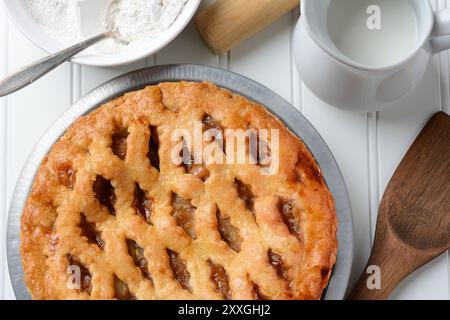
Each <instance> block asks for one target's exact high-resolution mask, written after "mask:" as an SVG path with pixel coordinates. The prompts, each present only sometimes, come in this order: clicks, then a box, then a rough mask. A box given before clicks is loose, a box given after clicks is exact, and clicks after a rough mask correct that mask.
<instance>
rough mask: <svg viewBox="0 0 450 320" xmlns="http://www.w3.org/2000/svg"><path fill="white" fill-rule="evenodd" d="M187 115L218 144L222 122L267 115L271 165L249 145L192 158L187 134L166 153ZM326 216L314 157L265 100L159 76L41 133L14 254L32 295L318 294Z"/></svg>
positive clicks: (330, 240)
mask: <svg viewBox="0 0 450 320" xmlns="http://www.w3.org/2000/svg"><path fill="white" fill-rule="evenodd" d="M195 123H201V124H202V126H201V128H203V130H204V131H206V130H208V129H216V130H218V131H219V132H220V133H221V134H219V138H220V139H222V140H223V141H221V142H222V147H223V148H222V149H219V152H224V153H226V152H227V150H228V151H229V150H230V149H227V148H226V146H230V141H227V136H226V135H225V134H224V132H225V130H226V129H241V130H247V129H255V130H259V129H276V130H277V131H278V132H279V137H278V139H279V150H278V157H279V168H278V170H277V171H276V173H274V174H271V175H264V174H261V172H262V171H261V169H262V167H264V164H263V161H260V159H259V157H257V156H256V158H255V159H256V161H254V162H253V163H244V164H233V163H231V164H230V163H228V164H227V163H223V164H222V163H211V162H202V161H201V159H203V158H202V156H201V155H199V154H196V149H194V148H192V144H190V145H188V144H187V143H185V145H184V146H183V148H182V149H183V151H186V152H183V158H184V159H185V160H186V159H187V160H188V161H183V163H181V164H176V163H174V161H172V158H171V157H172V156H173V153H174V152H173V150H174V146H175V144H176V142H175V141H174V139H173V134H174V132H175V131H176V130H178V129H184V130H187V132H192V131H193V130H194V124H195ZM259 139H260V140H262V139H263V138H261V137H260V138H259ZM267 139H269V138H267ZM178 143H179V141H178ZM183 143H184V142H183ZM211 143H217V141H214V139H213V140H210V141H206V142H205V144H211ZM265 143H269V141H265ZM246 145H247V146H248V145H249V144H248V143H247V144H246ZM249 148H250V147H249ZM271 152H272V153H273V150H271ZM199 159H200V161H199ZM336 228H337V221H336V214H335V209H334V202H333V199H332V196H331V194H330V192H329V190H328V188H327V186H326V184H325V182H324V180H323V178H322V175H321V172H320V169H319V167H318V166H317V164H316V162H315V160H314V158H313V157H312V155H311V154H310V153H309V151H308V150H307V149H306V147H305V146H304V144H303V143H302V142H301V141H300V139H298V138H297V137H295V136H294V135H293V134H291V133H290V132H289V131H288V129H287V128H286V127H285V126H284V125H283V124H282V123H281V122H280V121H279V120H278V119H276V118H275V117H274V116H273V115H271V114H270V113H269V112H268V111H266V110H265V108H263V107H262V106H260V105H258V104H255V103H252V102H250V101H248V100H246V99H245V98H243V97H240V96H238V95H234V94H232V93H230V92H228V91H226V90H223V89H220V88H218V87H216V86H215V85H213V84H211V83H188V82H180V83H163V84H160V85H158V86H151V87H147V88H145V89H143V90H140V91H136V92H132V93H128V94H126V95H124V96H123V97H120V98H117V99H115V100H113V101H111V102H108V103H107V104H105V105H103V106H102V107H100V108H98V109H97V110H96V111H94V112H92V113H90V114H88V115H87V116H84V117H82V118H80V119H79V120H77V121H76V122H75V123H74V124H73V125H72V126H71V127H70V128H69V129H68V131H67V132H66V133H65V135H64V136H63V137H62V138H61V139H60V140H59V141H58V142H57V143H56V144H55V145H54V146H53V148H52V150H51V151H50V153H49V155H48V156H47V157H46V159H45V160H44V161H43V163H42V165H41V167H40V169H39V171H38V173H37V175H36V178H35V181H34V184H33V188H32V191H31V193H30V195H29V198H28V200H27V202H26V205H25V208H24V211H23V216H22V234H21V241H22V242H21V254H22V260H23V267H24V272H25V282H26V284H27V286H28V288H29V291H30V292H31V294H32V296H33V298H34V299H122V300H129V299H320V297H321V295H322V291H323V289H324V288H325V287H326V286H327V284H328V281H329V278H330V274H331V270H332V267H333V265H334V263H335V260H336V254H337V241H336Z"/></svg>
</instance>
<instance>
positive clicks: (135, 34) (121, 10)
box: [24, 0, 188, 54]
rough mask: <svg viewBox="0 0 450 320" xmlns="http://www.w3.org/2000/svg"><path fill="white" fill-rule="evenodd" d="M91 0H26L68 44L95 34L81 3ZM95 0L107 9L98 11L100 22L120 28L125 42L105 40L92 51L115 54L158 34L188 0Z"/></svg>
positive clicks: (43, 23)
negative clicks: (84, 21)
mask: <svg viewBox="0 0 450 320" xmlns="http://www.w3.org/2000/svg"><path fill="white" fill-rule="evenodd" d="M89 1H92V0H24V2H25V4H26V6H27V7H28V9H29V12H30V14H31V15H32V16H33V17H34V19H35V20H36V22H37V23H38V24H39V25H40V26H41V27H42V28H43V30H44V31H45V32H46V33H47V34H49V35H50V36H51V37H52V38H54V39H55V40H58V41H59V42H61V43H62V44H63V45H64V46H69V45H73V44H75V43H77V42H80V41H82V40H84V39H86V38H87V37H88V36H92V34H91V35H87V34H86V32H85V31H84V28H83V26H82V25H81V23H82V22H81V21H82V19H81V18H80V6H81V5H89V4H90V3H89ZM95 1H96V2H101V3H102V4H103V8H104V9H103V10H101V11H99V12H98V19H99V21H100V23H101V24H103V27H104V29H105V30H109V29H111V28H112V29H114V30H115V31H117V32H118V33H119V34H120V39H121V41H116V40H113V39H110V40H105V41H103V42H101V43H99V44H97V45H96V46H94V47H93V49H92V50H95V51H96V52H97V53H102V54H112V53H116V52H119V51H121V50H123V49H125V48H127V47H132V46H135V45H139V44H142V43H144V42H146V41H150V40H152V39H155V38H156V37H158V36H159V35H160V34H161V33H163V32H164V31H165V30H167V29H168V28H169V27H170V26H171V25H172V24H173V23H174V22H175V20H176V19H177V18H178V16H179V15H180V14H181V12H182V11H183V8H184V7H185V5H186V2H187V1H188V0H101V1H99V0H95ZM92 3H93V2H92ZM93 10H94V9H93ZM91 13H92V12H91ZM125 43H128V44H125Z"/></svg>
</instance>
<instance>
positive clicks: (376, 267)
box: [348, 239, 411, 300]
mask: <svg viewBox="0 0 450 320" xmlns="http://www.w3.org/2000/svg"><path fill="white" fill-rule="evenodd" d="M389 241H395V240H393V239H389ZM389 241H381V242H375V245H374V248H373V249H372V255H371V257H370V259H369V262H368V263H367V266H366V268H365V269H364V272H363V274H362V275H361V277H360V278H359V280H358V282H357V284H356V286H355V288H354V289H353V291H352V292H351V294H350V296H349V297H348V299H350V300H385V299H388V298H389V296H390V295H391V293H392V292H393V291H394V289H395V288H396V287H397V285H398V284H399V283H400V281H402V280H403V278H404V277H405V276H406V275H407V274H408V273H409V272H411V271H410V270H406V269H405V267H404V266H405V265H407V266H408V265H409V264H407V263H405V262H406V261H405V260H408V259H409V257H408V256H405V255H404V254H405V252H406V251H403V252H402V250H401V247H400V246H397V245H392V246H391V245H390V244H389ZM402 264H403V266H402ZM376 277H379V278H378V279H377V278H376ZM377 281H379V282H378V283H377ZM378 284H379V285H380V286H379V287H377V285H378Z"/></svg>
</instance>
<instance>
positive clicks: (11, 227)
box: [7, 64, 353, 300]
mask: <svg viewBox="0 0 450 320" xmlns="http://www.w3.org/2000/svg"><path fill="white" fill-rule="evenodd" d="M182 80H185V81H198V82H200V81H211V82H214V83H215V84H217V85H218V86H219V87H223V88H226V89H228V90H230V91H232V92H234V93H237V94H239V95H242V96H244V97H246V98H248V99H249V100H252V101H255V102H257V103H259V104H262V105H263V106H265V107H266V108H267V109H268V110H269V111H270V112H271V113H273V114H274V115H275V116H277V117H278V118H279V119H280V120H282V121H283V122H284V123H285V124H286V125H287V127H288V128H289V129H290V130H291V131H292V132H293V133H294V134H296V135H297V136H298V137H300V138H301V139H302V140H303V142H304V143H305V145H306V146H307V147H308V149H309V150H310V151H311V153H312V154H313V156H314V157H315V159H316V161H317V163H318V164H319V166H320V168H321V170H322V173H323V176H324V179H325V181H326V183H327V185H328V187H329V189H330V190H331V192H332V194H333V197H334V200H335V205H336V212H337V217H338V220H339V229H338V242H339V250H338V256H337V262H336V265H335V267H334V269H333V274H332V277H331V279H330V283H329V286H328V288H327V290H326V292H325V293H324V299H326V300H340V299H343V298H344V296H345V292H346V290H347V285H348V281H349V277H350V272H351V266H352V259H353V224H352V214H351V207H350V201H349V197H348V194H347V189H346V186H345V183H344V179H343V177H342V174H341V171H340V169H339V167H338V165H337V163H336V160H335V159H334V157H333V155H332V154H331V152H330V150H329V148H328V146H327V145H326V143H325V142H324V140H323V139H322V137H321V136H320V135H319V133H318V132H317V131H316V129H314V127H313V126H312V125H311V123H309V122H308V120H306V118H305V117H304V116H303V115H302V114H301V113H300V112H299V111H297V110H296V109H295V108H294V107H293V106H292V105H291V104H289V103H288V102H287V101H286V100H284V99H283V98H282V97H280V96H279V95H277V94H276V93H274V92H273V91H271V90H269V89H268V88H266V87H264V86H263V85H261V84H259V83H257V82H255V81H253V80H251V79H248V78H246V77H243V76H241V75H239V74H236V73H233V72H230V71H226V70H222V69H218V68H213V67H207V66H199V65H185V64H183V65H167V66H156V67H150V68H145V69H141V70H137V71H133V72H130V73H128V74H125V75H123V76H120V77H118V78H116V79H113V80H111V81H108V82H107V83H105V84H102V85H100V86H99V87H97V88H96V89H94V90H93V91H91V92H90V93H88V94H86V95H85V96H84V97H83V98H81V99H80V100H79V101H78V102H77V103H75V104H74V105H73V106H72V107H71V108H69V110H68V111H66V112H65V113H64V114H63V115H62V116H61V117H60V118H59V119H58V120H57V121H56V122H55V123H54V124H53V125H52V126H51V127H50V129H49V130H48V131H47V133H46V134H45V135H44V136H43V137H42V139H41V140H40V142H39V143H38V144H37V146H36V147H35V149H34V151H33V152H32V154H31V156H30V157H29V159H28V161H27V162H26V164H25V166H24V168H23V170H22V173H21V175H20V178H19V180H18V182H17V185H16V188H15V191H14V194H13V197H12V202H11V205H10V209H9V216H8V224H7V258H8V267H9V273H10V276H11V281H12V285H13V288H14V292H15V294H16V298H17V299H20V300H22V299H31V296H30V294H29V292H28V290H27V288H26V286H25V283H24V281H23V268H22V260H21V256H20V250H19V248H20V217H21V215H22V210H23V207H24V204H25V201H26V199H27V197H28V194H29V191H30V189H31V186H32V183H33V181H34V177H35V175H36V172H37V170H38V168H39V166H40V165H41V162H42V160H43V159H44V158H45V156H46V155H47V153H48V152H49V151H50V149H51V147H52V146H53V144H54V143H55V142H57V141H58V139H59V138H60V137H61V136H62V135H63V134H64V133H65V131H66V130H67V129H68V128H69V127H70V125H71V124H72V123H73V122H74V121H75V120H76V119H78V118H79V117H80V116H83V115H86V114H88V113H89V112H91V111H93V110H94V109H96V108H98V107H99V106H101V105H102V104H103V103H105V102H107V101H109V100H111V99H113V98H116V97H118V96H121V95H123V94H124V93H126V92H130V91H134V90H138V89H141V88H143V87H145V86H148V85H154V84H158V83H160V82H172V81H182Z"/></svg>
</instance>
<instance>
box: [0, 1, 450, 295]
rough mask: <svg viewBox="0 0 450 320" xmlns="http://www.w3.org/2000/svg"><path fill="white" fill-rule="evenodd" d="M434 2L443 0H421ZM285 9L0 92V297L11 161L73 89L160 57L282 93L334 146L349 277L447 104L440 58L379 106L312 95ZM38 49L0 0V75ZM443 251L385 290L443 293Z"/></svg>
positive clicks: (444, 63) (14, 170)
mask: <svg viewBox="0 0 450 320" xmlns="http://www.w3.org/2000/svg"><path fill="white" fill-rule="evenodd" d="M430 1H431V2H432V4H433V5H434V6H435V7H436V8H445V7H447V6H448V7H450V0H430ZM298 16H299V13H298V11H296V12H293V13H291V14H289V15H287V16H285V17H283V18H282V19H280V20H279V21H278V22H276V23H275V24H274V25H272V26H271V27H270V28H269V29H267V30H266V31H264V32H262V33H260V34H258V35H257V36H255V37H254V38H252V39H251V40H249V41H247V42H246V43H245V44H243V45H241V46H239V47H238V48H236V49H234V50H232V51H231V52H230V53H229V54H227V55H224V56H214V55H212V54H211V53H210V52H209V51H208V50H207V49H206V47H205V46H204V45H203V43H202V41H201V40H200V38H199V36H198V34H197V32H196V30H195V28H194V27H193V26H192V25H191V26H190V27H189V28H188V29H187V30H185V32H184V33H183V34H182V35H181V36H180V37H179V38H178V39H176V40H175V41H174V42H173V43H172V44H171V45H169V46H168V47H167V48H165V49H164V50H163V51H161V52H159V53H158V54H157V55H155V56H153V57H149V58H147V59H146V60H143V61H140V62H139V63H135V64H133V65H130V66H126V67H121V68H110V69H99V68H91V67H81V66H78V65H71V64H69V63H66V64H64V65H63V66H61V67H60V68H59V69H57V70H56V71H54V72H52V73H51V74H49V75H47V76H46V77H45V78H43V79H42V80H40V81H39V82H37V83H36V84H33V85H32V86H30V87H28V88H26V89H24V90H22V91H21V92H19V93H16V94H14V95H12V96H10V97H8V98H3V99H0V208H1V210H0V234H2V236H1V238H0V244H1V246H0V299H2V298H3V299H14V298H15V297H14V293H13V290H12V288H11V283H10V280H9V274H8V271H7V263H6V250H5V232H6V219H7V212H8V205H9V201H10V199H11V195H12V193H13V189H14V186H15V183H16V181H17V178H18V176H19V173H20V170H21V168H22V166H23V164H24V162H25V161H26V159H27V156H28V155H29V153H30V152H31V151H32V149H33V147H34V145H35V144H36V143H37V141H38V140H39V137H40V136H41V135H42V134H43V133H44V131H45V130H46V129H47V128H48V127H49V126H50V124H51V123H52V122H53V121H54V120H55V119H56V118H57V117H58V116H59V115H60V114H61V113H62V112H63V111H64V110H65V109H67V108H69V106H70V105H71V104H72V103H73V102H74V101H76V100H77V99H79V98H80V97H81V96H82V95H83V94H85V93H86V92H88V91H89V90H91V89H92V88H94V87H96V86H97V85H99V84H101V83H103V82H105V81H106V80H109V79H111V78H113V77H115V76H117V75H120V74H122V73H124V72H126V71H129V70H133V69H137V68H141V67H144V66H151V65H155V64H168V63H197V64H206V65H212V66H218V67H221V68H225V69H230V70H232V71H235V72H238V73H241V74H244V75H246V76H248V77H250V78H253V79H255V80H256V81H259V82H261V83H262V84H264V85H266V86H268V87H269V88H271V89H272V90H274V91H275V92H277V93H278V94H280V95H281V96H283V97H284V98H286V99H287V100H288V101H291V102H292V104H293V105H294V106H296V107H297V108H298V109H299V110H300V111H301V112H302V113H303V114H304V115H305V116H306V117H307V118H308V119H309V120H310V121H311V122H312V123H313V124H314V125H315V126H316V128H317V129H318V130H319V132H320V133H321V134H322V136H323V137H324V139H325V141H326V142H327V143H328V145H329V146H330V148H331V150H332V152H333V153H334V155H335V157H336V159H337V161H338V163H339V165H340V167H341V170H342V172H343V175H344V178H345V180H346V183H347V187H348V191H349V194H350V199H351V202H352V208H353V216H354V224H355V233H356V235H355V240H356V241H355V259H354V268H353V274H352V280H351V284H353V283H354V282H355V281H356V279H357V277H358V274H360V272H361V271H362V269H363V267H364V265H365V262H366V260H367V258H368V255H369V251H370V248H371V244H372V238H373V234H374V228H375V223H376V217H377V211H378V204H379V201H380V199H381V196H382V194H383V191H384V189H385V187H386V185H387V183H388V182H389V180H390V178H391V176H392V174H393V172H394V170H395V168H396V167H397V166H398V164H399V162H400V160H401V159H402V157H403V155H404V154H405V152H406V150H407V149H408V148H409V146H410V144H411V143H412V142H413V140H414V138H415V137H416V135H417V134H418V132H419V131H420V130H421V128H422V127H423V126H424V124H425V123H426V121H427V120H428V119H429V117H430V116H431V115H432V114H433V113H434V112H436V111H438V110H444V111H446V112H447V113H449V112H450V88H449V82H450V81H449V75H450V70H449V69H450V59H449V54H448V53H443V54H442V55H440V56H438V57H436V59H435V60H434V61H433V64H432V65H431V66H430V68H429V71H428V72H427V75H426V78H425V80H424V81H423V83H422V84H421V85H420V87H419V88H418V89H417V90H416V92H415V93H414V94H413V95H412V96H411V97H409V98H408V99H407V101H405V102H402V103H401V104H399V105H398V106H395V107H393V108H391V109H389V110H387V111H383V112H379V113H369V114H353V113H347V112H343V111H340V110H337V109H335V108H333V107H331V106H328V105H326V104H324V103H323V102H321V101H320V100H319V99H318V98H317V97H315V96H314V95H313V94H312V93H311V92H310V91H309V90H308V89H307V88H306V87H305V86H304V85H302V82H301V80H300V79H299V76H298V74H297V71H296V69H295V66H294V64H293V60H292V55H291V42H292V33H293V32H292V31H293V28H294V26H295V24H296V22H297V19H298ZM44 54H45V53H44V52H43V51H41V50H40V49H38V48H37V47H36V46H34V45H33V44H32V43H31V42H30V41H28V40H27V39H26V38H24V37H23V36H22V35H21V33H20V32H19V31H18V30H17V29H16V27H15V26H14V25H13V23H12V22H10V21H8V18H7V16H6V13H5V12H4V9H3V7H1V6H0V76H1V75H4V74H6V73H7V72H8V71H12V70H14V69H16V68H17V67H19V66H22V65H24V64H27V63H29V62H31V61H33V60H36V59H37V58H40V57H42V56H43V55H44ZM449 288H450V261H449V257H448V253H446V254H444V255H442V256H441V257H439V258H438V259H436V260H434V261H433V262H432V263H430V264H429V265H427V266H425V267H423V268H422V269H420V270H418V271H417V272H416V273H415V274H414V275H412V276H411V277H409V278H408V279H407V280H405V281H404V283H402V285H401V286H400V288H398V290H397V291H396V292H395V294H394V295H393V297H392V298H394V299H449Z"/></svg>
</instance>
